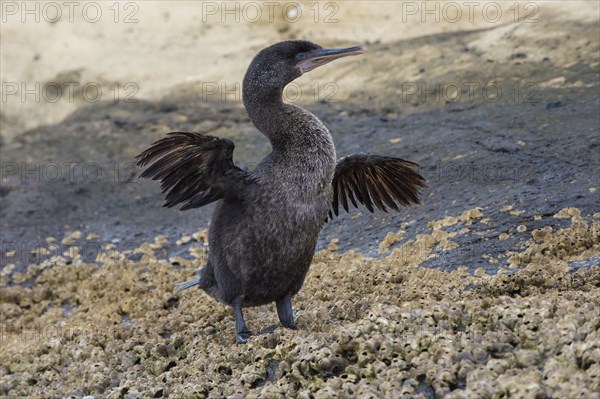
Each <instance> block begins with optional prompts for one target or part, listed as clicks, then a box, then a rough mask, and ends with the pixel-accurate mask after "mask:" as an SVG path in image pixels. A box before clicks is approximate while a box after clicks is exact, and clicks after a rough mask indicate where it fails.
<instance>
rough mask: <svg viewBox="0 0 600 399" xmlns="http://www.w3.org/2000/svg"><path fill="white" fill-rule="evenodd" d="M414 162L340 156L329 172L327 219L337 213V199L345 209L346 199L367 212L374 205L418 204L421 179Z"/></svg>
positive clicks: (360, 155)
mask: <svg viewBox="0 0 600 399" xmlns="http://www.w3.org/2000/svg"><path fill="white" fill-rule="evenodd" d="M416 167H418V165H417V164H416V163H414V162H410V161H405V160H404V159H400V158H394V157H388V156H382V155H369V154H352V155H348V156H347V157H344V158H342V159H340V160H339V161H338V163H337V165H336V167H335V174H334V176H333V202H332V209H331V210H330V211H329V219H332V218H333V214H335V215H336V216H337V215H338V214H339V205H340V203H341V204H342V206H343V207H344V209H345V210H346V212H348V199H349V200H350V202H352V205H354V206H355V207H357V208H358V203H361V204H363V205H364V206H366V207H367V209H368V210H369V211H370V212H373V211H374V206H375V207H377V208H379V209H381V210H382V211H384V212H387V208H386V206H387V207H389V208H391V209H394V210H396V211H397V210H398V205H410V204H411V203H414V204H418V203H420V201H419V189H420V188H423V187H425V186H426V183H425V179H424V178H423V176H421V175H420V174H419V173H418V172H417V171H416V170H414V168H416Z"/></svg>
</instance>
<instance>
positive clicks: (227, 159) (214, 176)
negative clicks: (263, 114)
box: [136, 132, 248, 211]
mask: <svg viewBox="0 0 600 399" xmlns="http://www.w3.org/2000/svg"><path fill="white" fill-rule="evenodd" d="M233 148H234V144H233V142H231V141H230V140H227V139H224V138H221V137H214V136H208V135H205V134H201V133H195V132H172V133H169V134H167V137H165V138H163V139H160V140H158V141H156V142H155V143H154V144H152V146H151V147H150V148H148V149H147V150H146V151H144V152H142V153H141V154H140V155H138V156H137V157H136V159H137V165H138V166H141V167H144V166H147V165H149V166H148V168H147V169H146V170H144V172H143V173H142V174H141V175H140V177H145V178H151V179H152V180H160V183H161V184H160V189H161V191H162V192H163V193H166V196H165V204H164V205H163V206H166V207H169V208H170V207H173V206H175V205H177V204H181V203H182V204H183V206H182V207H181V210H182V211H184V210H187V209H192V208H198V207H201V206H204V205H206V204H210V203H211V202H213V201H216V200H218V199H220V198H226V197H228V196H236V195H240V194H241V191H242V190H241V188H242V187H241V186H242V185H244V183H245V182H246V181H247V179H248V176H247V174H246V172H244V171H243V170H242V169H240V168H238V167H237V166H235V165H234V164H233V158H232V155H233Z"/></svg>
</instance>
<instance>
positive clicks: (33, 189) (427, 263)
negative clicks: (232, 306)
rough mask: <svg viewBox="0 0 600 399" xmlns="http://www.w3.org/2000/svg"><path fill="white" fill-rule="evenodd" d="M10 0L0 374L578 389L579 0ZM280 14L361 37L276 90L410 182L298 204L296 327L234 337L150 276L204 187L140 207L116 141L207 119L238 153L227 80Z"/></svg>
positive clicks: (591, 273)
mask: <svg viewBox="0 0 600 399" xmlns="http://www.w3.org/2000/svg"><path fill="white" fill-rule="evenodd" d="M20 4H21V3H13V2H2V4H1V7H2V18H3V20H2V24H1V28H0V37H1V42H0V43H1V49H0V60H1V71H0V79H1V82H2V88H1V89H2V102H1V105H2V109H1V111H0V122H1V129H0V152H1V157H2V161H1V162H2V180H1V182H0V201H1V205H2V206H1V209H0V216H1V227H2V229H1V230H0V240H1V252H0V261H1V265H2V272H1V275H0V283H1V284H2V287H1V288H0V310H1V312H0V322H1V324H0V326H1V327H2V331H1V334H2V336H1V341H0V344H1V355H0V358H1V365H2V366H1V367H0V392H2V394H3V395H5V396H7V397H10V398H13V397H15V398H18V397H40V398H46V397H75V398H78V397H82V396H84V395H93V396H95V397H111V398H113V397H114V398H145V397H174V398H175V397H190V398H192V397H194V398H195V397H220V395H222V394H223V395H227V396H233V397H242V396H244V395H250V396H255V397H282V396H285V397H290V396H291V397H303V398H304V397H319V398H321V397H323V398H325V397H335V396H336V395H338V396H341V397H358V396H360V397H368V396H372V397H399V396H400V395H405V397H422V398H433V397H453V398H462V397H465V398H467V397H469V398H471V397H484V398H496V397H498V398H500V397H515V398H517V397H519V398H520V397H526V398H529V397H531V398H543V397H567V398H572V397H581V398H594V397H598V395H597V392H599V389H598V388H599V387H600V370H599V363H600V348H599V347H598V344H597V343H598V341H599V339H598V338H599V337H598V330H599V328H600V315H599V313H598V309H599V308H598V305H599V304H598V297H599V291H598V289H599V288H598V287H599V284H600V267H599V264H600V248H599V246H598V243H599V242H600V236H599V235H598V232H599V231H600V229H599V225H598V217H599V212H600V197H599V195H600V194H599V192H598V189H599V188H600V177H599V176H600V174H599V173H598V170H599V167H600V151H599V147H600V137H599V136H600V117H599V116H598V109H599V108H600V95H599V87H600V86H599V81H598V80H599V71H600V69H599V67H600V47H599V46H600V38H599V37H600V30H599V25H598V24H599V17H598V14H599V10H600V8H599V5H598V3H597V2H594V1H589V2H581V1H576V2H556V1H555V2H522V3H518V4H517V6H516V7H515V6H514V3H513V2H482V3H478V5H477V7H475V8H474V9H473V14H472V18H471V15H470V14H469V8H468V7H467V6H466V5H465V4H464V3H462V2H457V3H454V4H458V9H459V10H460V12H461V15H460V17H459V18H457V14H456V13H455V9H454V8H452V7H453V6H448V3H438V2H431V3H429V6H430V7H431V8H428V9H429V10H434V11H433V14H432V13H429V14H428V13H426V12H425V11H426V10H424V9H423V8H422V3H421V2H368V3H366V2H365V3H363V2H322V3H313V2H302V3H301V5H300V7H299V8H297V9H296V8H294V7H293V6H289V5H287V4H285V3H281V4H280V5H278V6H276V7H274V8H273V9H272V10H271V9H269V7H268V6H266V5H265V4H263V3H252V4H258V5H259V6H260V7H259V9H260V10H261V17H260V18H257V14H255V13H254V11H255V10H256V9H255V8H252V7H254V6H253V5H252V4H250V3H239V6H238V8H237V9H236V8H235V7H236V6H235V4H234V3H230V8H229V9H230V10H233V11H232V12H231V13H229V14H227V13H225V12H224V10H223V9H222V8H219V4H220V2H218V3H214V2H204V3H201V2H184V1H181V2H169V3H167V2H130V3H126V2H121V3H118V4H117V6H118V7H117V6H113V2H88V3H84V2H82V3H80V4H79V5H78V7H77V8H76V9H75V12H74V14H73V20H72V21H71V20H70V13H69V10H68V9H67V8H66V6H65V7H62V8H61V10H60V11H61V12H62V14H61V18H60V19H59V20H58V21H52V20H53V19H57V18H56V15H57V14H56V12H55V11H56V10H55V9H52V8H50V7H48V6H47V4H48V3H39V13H38V14H39V15H38V16H39V22H36V21H35V16H36V14H35V12H36V11H35V9H34V14H23V10H22V9H21V8H20V7H21V5H20ZM32 4H33V3H32ZM249 4H250V5H249ZM496 6H499V7H500V8H499V10H500V13H498V8H496ZM15 7H16V8H15ZM31 7H34V5H32V6H31ZM44 7H46V8H44ZM111 7H113V8H111ZM435 7H438V8H435ZM511 7H512V8H511ZM98 8H99V10H100V12H101V13H100V14H96V13H95V10H96V9H98ZM84 9H85V11H84ZM117 9H118V15H117V14H116V12H117ZM435 10H437V12H436V11H435ZM484 10H485V11H484ZM271 11H272V12H273V18H271V17H270V12H271ZM517 14H518V18H517ZM236 17H237V18H239V21H236V20H235V19H236ZM436 17H437V18H438V19H439V20H438V21H436V20H435V18H436ZM46 19H49V20H51V21H50V22H48V21H46ZM95 19H98V21H97V22H92V21H94V20H95ZM23 21H24V22H23ZM115 21H116V22H115ZM289 38H306V39H309V40H313V41H316V42H319V43H320V44H322V45H327V46H343V45H351V44H364V45H366V46H367V47H368V49H369V53H367V54H366V55H364V56H361V57H360V58H359V57H356V58H352V59H345V60H340V61H338V62H336V63H334V64H331V65H329V66H327V67H324V68H321V69H319V70H317V71H314V72H311V73H310V74H307V75H306V76H303V77H302V78H301V79H299V80H298V81H297V83H295V84H294V85H291V87H290V90H289V91H287V92H286V96H287V98H288V100H289V101H291V102H295V103H298V104H300V105H302V106H305V107H307V108H308V109H310V110H311V111H312V112H314V113H315V114H316V115H318V116H319V117H320V118H321V119H322V120H323V121H324V123H325V124H326V125H327V126H328V127H329V128H330V130H331V132H332V134H333V136H334V139H335V142H336V146H337V149H338V154H339V155H340V156H342V155H345V154H348V153H352V152H357V151H368V152H373V153H382V154H390V155H395V156H401V157H403V158H406V159H410V160H413V161H416V162H418V163H419V164H420V165H421V167H420V171H421V173H422V174H423V175H424V176H426V178H427V179H428V183H429V187H428V188H427V190H426V191H425V192H424V198H423V204H422V205H421V206H418V207H412V208H409V209H406V210H405V211H403V212H402V213H399V214H384V213H376V214H369V213H368V212H366V211H364V210H357V211H353V212H352V213H350V214H347V215H344V216H342V217H340V218H338V219H337V220H334V221H333V222H330V223H328V224H327V225H326V226H324V229H323V233H322V236H321V238H320V241H319V244H318V249H319V250H321V252H319V254H318V255H317V256H316V258H315V261H314V264H313V266H312V268H311V272H310V275H309V277H308V278H307V284H306V286H305V287H304V288H303V290H302V291H301V292H300V293H299V295H298V297H297V298H296V300H295V304H296V308H297V309H298V310H299V314H298V321H299V326H300V329H299V330H298V331H295V332H290V331H282V329H276V330H275V331H273V329H272V328H271V329H267V331H265V333H264V334H262V335H259V336H257V337H256V338H255V339H253V340H252V341H251V343H250V344H249V345H248V346H247V347H242V348H240V347H237V346H235V345H232V342H233V324H232V316H231V314H230V311H229V309H227V308H225V307H223V306H221V305H218V304H216V303H215V302H213V301H212V300H211V299H209V298H208V297H207V296H205V295H204V294H202V293H199V292H190V293H186V294H185V296H182V297H181V298H177V297H174V296H173V295H172V285H173V283H174V282H178V281H181V280H186V279H188V278H190V276H191V275H192V273H193V271H194V270H196V269H197V268H199V267H202V266H203V262H204V259H205V255H206V250H207V245H208V243H206V239H205V233H204V230H203V229H205V228H206V227H207V223H208V220H209V218H210V214H211V211H212V207H210V206H209V207H206V208H205V209H199V210H194V211H191V212H186V213H182V212H179V211H177V210H174V209H164V208H161V207H160V204H161V202H162V199H161V197H160V193H159V189H158V186H157V184H155V183H153V182H147V181H138V180H137V179H136V178H135V176H136V173H137V172H138V171H137V170H136V169H135V167H134V166H133V163H132V162H133V156H134V155H136V154H137V153H139V152H140V151H141V150H143V149H144V148H146V147H147V146H148V144H149V143H151V142H152V141H153V140H155V139H157V138H159V137H162V136H163V135H164V134H165V133H166V132H168V131H172V130H196V131H202V130H205V129H212V128H214V129H215V130H214V132H213V134H216V135H220V136H224V137H228V138H230V139H232V140H234V141H235V143H236V152H235V158H236V161H237V162H239V163H240V164H244V165H249V166H252V164H253V163H256V162H257V160H259V159H260V158H261V157H262V156H263V155H264V154H266V153H267V152H268V151H269V147H268V144H267V143H266V142H265V140H264V138H263V137H262V136H261V135H260V133H258V132H257V131H256V129H255V128H254V127H253V126H252V125H251V123H250V122H249V120H248V118H247V116H246V115H245V112H244V109H243V107H242V104H241V102H240V96H241V92H240V90H241V80H242V77H243V73H244V71H245V68H246V67H247V65H248V63H249V62H250V60H251V58H252V56H253V55H254V54H255V53H256V52H257V51H258V50H259V49H260V48H262V47H264V46H266V45H268V44H270V43H272V42H275V41H278V40H283V39H289ZM36 84H39V89H37V88H36ZM57 87H60V91H57ZM27 90H29V91H27ZM98 90H99V91H98ZM70 94H72V98H71V96H70ZM36 96H37V97H39V98H36ZM95 96H97V98H95ZM55 99H56V101H54V100H55ZM132 100H133V101H132ZM334 281H335V283H334ZM248 319H249V322H250V323H251V325H250V327H251V328H252V329H254V330H255V331H259V330H261V329H265V328H267V327H269V326H270V325H271V324H274V323H275V316H274V313H273V310H272V309H270V307H261V308H257V309H253V310H251V311H249V314H248ZM336 392H337V394H336ZM594 395H596V396H594Z"/></svg>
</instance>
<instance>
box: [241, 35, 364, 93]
mask: <svg viewBox="0 0 600 399" xmlns="http://www.w3.org/2000/svg"><path fill="white" fill-rule="evenodd" d="M366 51H367V49H366V48H364V47H363V46H353V47H346V48H323V47H321V46H319V45H318V44H315V43H312V42H309V41H306V40H289V41H285V42H279V43H276V44H273V45H272V46H269V47H267V48H265V49H263V50H262V51H260V52H259V53H258V54H257V55H256V57H254V60H252V63H251V64H250V66H249V67H248V71H247V72H246V76H245V77H244V87H247V86H249V85H252V88H253V89H254V90H256V89H258V87H260V86H262V87H261V88H262V89H263V90H266V91H269V92H271V91H273V90H276V91H279V92H281V91H282V90H283V88H284V87H285V86H286V85H287V84H288V83H290V82H291V81H293V80H294V79H296V78H298V77H299V76H301V75H302V74H303V73H305V72H308V71H312V70H313V69H315V68H317V67H320V66H322V65H325V64H327V63H328V62H331V61H333V60H335V59H337V58H340V57H345V56H348V55H358V54H362V53H364V52H366Z"/></svg>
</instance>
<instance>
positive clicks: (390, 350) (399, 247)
mask: <svg viewBox="0 0 600 399" xmlns="http://www.w3.org/2000/svg"><path fill="white" fill-rule="evenodd" d="M555 217H556V218H570V219H571V220H570V226H568V227H566V228H560V227H556V228H553V227H546V228H544V229H541V230H533V231H532V232H523V233H522V234H528V235H530V237H531V238H530V239H529V240H528V241H527V242H526V245H525V246H524V249H523V250H522V251H520V252H514V253H508V254H506V257H507V258H508V259H509V263H510V265H511V268H510V269H501V270H500V271H499V272H498V273H497V274H496V275H488V274H486V273H485V272H484V271H483V269H482V270H479V271H477V272H475V273H474V274H470V273H468V272H467V270H466V268H465V267H462V268H458V269H457V270H455V271H452V272H446V271H443V270H440V269H431V268H428V267H422V266H420V265H421V264H422V263H423V262H425V261H426V260H429V261H430V262H431V261H435V259H438V260H439V261H443V259H444V258H443V256H441V255H443V254H444V253H445V252H448V251H450V252H451V251H456V250H459V248H460V247H459V246H458V244H457V245H449V244H448V243H450V242H452V237H454V236H456V235H468V234H471V232H470V229H469V228H468V226H473V225H475V224H477V223H481V222H482V221H484V222H485V219H486V214H485V210H479V209H472V210H469V211H465V212H464V213H463V214H462V215H456V217H448V218H445V219H444V220H438V221H433V222H432V223H430V225H429V228H430V229H431V230H430V234H421V235H417V237H416V238H415V239H406V238H404V239H403V238H402V235H401V234H398V235H397V236H396V237H395V238H394V239H393V240H391V241H390V240H388V242H387V243H386V244H385V247H386V248H387V246H388V244H390V245H392V247H391V248H390V251H389V252H388V254H387V255H386V256H385V257H383V258H380V259H374V258H369V257H365V256H364V255H361V254H359V253H357V252H353V251H349V252H345V253H339V252H336V245H335V243H332V244H331V245H330V246H329V247H328V248H327V249H325V250H323V251H320V252H319V253H318V254H317V255H316V256H315V259H314V262H313V265H312V267H311V270H310V272H309V275H308V277H307V280H306V284H305V286H304V288H303V289H302V290H301V291H300V293H299V294H298V295H297V297H296V299H295V308H296V309H297V310H298V315H297V323H298V327H299V329H298V330H297V331H290V330H286V329H283V328H277V329H275V330H274V331H273V330H272V329H271V331H270V332H265V333H262V334H259V335H256V336H255V337H253V338H252V339H251V340H250V342H249V343H248V344H247V345H236V344H235V343H234V341H235V340H234V334H233V325H234V320H233V316H232V313H231V311H230V309H228V308H227V307H225V306H223V305H221V304H218V303H216V302H215V301H214V300H212V299H211V298H209V297H208V296H207V295H205V294H204V293H202V292H201V291H199V290H198V291H196V290H191V291H187V292H185V293H184V294H182V295H181V297H179V298H177V297H175V296H173V285H174V284H175V283H176V282H179V281H182V280H185V279H187V278H189V277H190V276H191V274H192V272H193V271H194V270H195V269H196V268H198V267H201V266H202V264H203V262H204V259H205V256H204V255H205V253H204V251H200V250H198V249H196V250H195V252H194V253H196V254H197V255H198V256H197V259H196V260H195V261H190V260H186V259H183V258H177V259H162V258H161V257H159V256H157V255H158V254H159V253H161V248H162V247H163V245H165V244H166V243H165V240H164V238H163V237H158V238H157V239H156V241H155V242H154V243H149V244H144V245H142V246H141V247H140V248H137V249H135V250H134V252H136V253H139V254H140V255H139V256H140V258H139V260H136V261H131V260H128V256H129V255H130V254H128V253H120V252H116V251H114V250H111V249H110V248H109V249H106V250H104V251H103V252H102V253H100V254H99V255H98V263H99V264H100V265H101V266H98V265H96V264H86V263H83V262H82V261H81V259H82V258H81V257H80V256H78V255H77V254H76V252H77V251H74V252H73V253H72V254H74V256H73V257H72V258H70V259H71V261H70V264H66V260H67V258H65V257H55V258H53V259H52V260H51V261H47V262H45V263H44V264H41V265H32V266H31V267H30V269H29V271H28V272H27V273H25V275H24V276H22V278H23V280H28V278H30V277H31V276H37V277H35V281H34V284H33V285H31V286H30V287H23V286H16V285H12V286H3V287H2V289H1V291H0V292H1V302H0V314H1V316H0V317H1V321H2V324H1V326H2V341H1V345H2V346H1V348H2V351H1V355H0V363H1V364H2V366H1V368H0V393H1V394H2V396H4V397H8V398H22V397H28V398H49V397H73V398H81V397H83V396H85V395H92V396H94V397H96V398H99V397H103V398H104V397H106V398H127V399H133V398H152V397H154V398H161V397H165V398H166V397H170V398H205V397H210V398H218V397H223V396H227V397H248V398H271V397H293V398H333V397H347V398H351V397H374V398H375V397H407V398H433V397H447V398H474V397H481V398H507V397H514V398H517V397H518V398H550V397H554V398H586V399H588V398H599V397H600V395H599V392H600V390H599V388H600V363H599V361H600V331H599V330H600V313H599V312H600V311H599V309H600V266H599V265H598V262H595V261H594V259H596V260H597V259H598V255H600V220H599V219H600V214H595V215H583V216H582V215H580V212H579V210H577V209H574V208H569V209H564V210H562V211H560V212H559V213H557V214H556V215H555ZM556 222H557V223H558V220H557V219H556ZM398 227H399V228H401V226H398ZM450 228H452V230H456V228H459V231H460V232H458V233H456V231H454V232H451V233H448V232H447V230H451V229H450ZM205 239H206V235H205V232H199V233H198V234H195V235H193V236H192V237H191V238H190V239H189V240H193V241H197V242H198V245H197V246H196V247H195V248H206V247H205V246H203V244H202V242H203V240H205ZM189 240H188V238H185V239H184V241H189ZM396 240H399V241H400V242H398V243H397V244H393V243H391V242H392V241H396ZM573 265H575V266H573ZM5 283H6V281H5V282H4V284H5ZM272 308H273V307H272V306H265V307H258V308H252V309H248V310H247V321H248V323H249V327H250V328H251V329H252V330H253V331H259V330H263V329H266V328H267V327H269V326H271V325H274V324H276V323H277V317H276V314H275V312H274V309H272Z"/></svg>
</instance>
